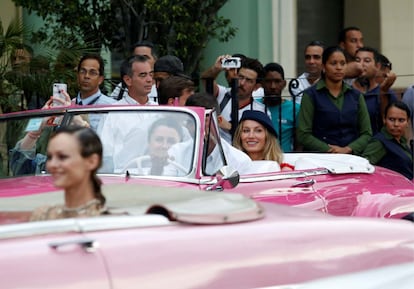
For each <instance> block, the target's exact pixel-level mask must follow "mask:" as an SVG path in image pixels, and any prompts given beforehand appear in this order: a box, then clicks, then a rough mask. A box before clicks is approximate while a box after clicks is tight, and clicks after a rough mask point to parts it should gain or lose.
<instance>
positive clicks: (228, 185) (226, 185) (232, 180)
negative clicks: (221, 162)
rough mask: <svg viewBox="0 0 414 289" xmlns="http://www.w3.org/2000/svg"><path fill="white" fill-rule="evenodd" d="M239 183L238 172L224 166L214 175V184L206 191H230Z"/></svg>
mask: <svg viewBox="0 0 414 289" xmlns="http://www.w3.org/2000/svg"><path fill="white" fill-rule="evenodd" d="M239 181H240V175H239V172H238V171H236V170H235V169H233V168H232V167H230V166H224V167H222V168H221V169H220V170H218V172H217V173H216V183H215V184H214V185H212V186H210V187H208V188H207V189H206V190H207V191H222V190H224V189H232V188H234V187H236V186H237V185H238V183H239Z"/></svg>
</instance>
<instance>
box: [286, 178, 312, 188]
mask: <svg viewBox="0 0 414 289" xmlns="http://www.w3.org/2000/svg"><path fill="white" fill-rule="evenodd" d="M314 184H315V180H314V179H310V180H305V181H302V182H299V183H296V184H293V185H292V188H296V187H310V186H313V185H314Z"/></svg>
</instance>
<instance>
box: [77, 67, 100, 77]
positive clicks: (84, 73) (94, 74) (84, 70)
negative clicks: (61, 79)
mask: <svg viewBox="0 0 414 289" xmlns="http://www.w3.org/2000/svg"><path fill="white" fill-rule="evenodd" d="M78 73H79V74H80V75H87V74H89V76H92V77H96V76H98V75H99V71H97V70H95V69H91V70H86V69H85V68H81V69H79V71H78Z"/></svg>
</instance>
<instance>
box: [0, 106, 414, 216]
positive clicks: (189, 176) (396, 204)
mask: <svg viewBox="0 0 414 289" xmlns="http://www.w3.org/2000/svg"><path fill="white" fill-rule="evenodd" d="M206 115H207V116H209V117H206ZM210 116H211V117H210ZM85 121H86V122H88V123H89V125H90V126H91V127H92V128H94V129H95V130H96V131H97V132H98V134H99V135H100V137H101V140H102V142H103V145H104V165H103V167H102V168H101V170H100V176H101V178H102V179H103V181H104V183H106V184H111V183H130V184H135V183H137V184H138V183H139V184H147V185H153V184H156V185H159V186H165V187H180V188H196V189H198V190H201V191H210V192H211V191H224V192H227V193H240V194H243V195H245V196H247V197H250V198H252V199H254V200H258V201H261V202H270V203H277V204H284V205H289V206H293V207H298V208H307V209H311V210H315V211H321V212H324V213H329V214H331V215H336V216H366V217H385V218H408V219H409V218H412V217H413V216H412V214H413V212H414V184H413V182H412V180H408V179H406V178H405V177H404V176H402V175H400V174H398V173H396V172H394V171H390V170H388V169H384V168H381V167H374V166H372V165H370V164H369V162H368V161H367V160H365V159H363V158H361V157H357V156H353V155H341V154H309V153H290V154H285V156H284V161H285V162H288V163H290V164H292V165H294V166H295V170H294V171H288V172H286V171H280V168H279V166H278V164H277V163H276V162H272V161H253V162H251V164H250V165H249V167H248V168H247V169H246V167H245V168H243V171H240V172H237V171H235V170H232V169H231V167H232V166H233V165H234V164H232V163H227V161H226V159H225V155H224V153H223V146H222V141H221V140H220V136H219V133H218V126H217V119H216V117H215V114H214V112H212V111H206V110H204V109H203V108H191V107H169V106H164V107H162V106H152V107H151V106H110V107H96V106H93V107H69V108H57V109H53V110H38V111H31V112H21V113H15V114H9V115H1V116H0V126H2V130H1V134H2V135H1V136H0V140H2V142H3V143H1V144H0V148H1V149H2V150H1V151H0V154H1V159H2V160H3V161H2V164H1V165H2V166H1V167H0V168H2V171H1V172H0V173H1V174H2V175H3V176H4V178H3V179H0V197H2V196H10V195H13V196H15V195H25V194H33V193H40V192H47V191H53V190H55V188H54V187H53V186H52V185H51V184H50V182H49V180H48V175H47V172H46V171H45V168H44V163H45V149H46V145H47V141H48V137H49V136H50V134H51V133H53V130H54V129H55V128H56V127H57V126H63V125H69V124H73V123H85ZM163 123H164V124H165V123H168V125H169V126H171V127H172V128H175V129H176V130H177V134H178V135H179V136H180V137H179V138H178V139H172V140H171V141H170V142H169V143H168V144H167V145H165V146H159V145H156V144H153V143H150V142H151V140H152V139H156V138H157V137H159V136H158V135H157V133H158V130H157V126H158V125H159V124H163ZM36 130H41V131H42V135H41V137H40V139H39V140H38V142H37V145H36V146H35V147H33V148H32V149H26V150H22V149H21V141H22V138H23V137H24V135H25V134H26V133H28V132H30V131H36ZM161 137H163V136H161ZM160 156H165V158H164V160H165V159H167V162H166V163H164V164H163V166H162V167H161V170H160V169H158V170H154V169H153V168H152V164H153V163H155V160H156V159H157V157H160ZM158 167H159V166H158ZM223 168H224V169H223ZM223 180H230V181H231V182H233V186H230V187H229V186H227V187H226V186H223V185H222V182H223Z"/></svg>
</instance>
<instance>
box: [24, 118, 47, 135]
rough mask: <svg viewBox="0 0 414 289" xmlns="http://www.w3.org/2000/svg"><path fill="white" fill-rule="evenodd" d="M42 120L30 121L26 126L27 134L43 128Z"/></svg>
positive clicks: (34, 119) (33, 119)
mask: <svg viewBox="0 0 414 289" xmlns="http://www.w3.org/2000/svg"><path fill="white" fill-rule="evenodd" d="M42 120H43V118H32V119H30V120H29V122H28V123H27V125H26V129H25V132H29V131H38V130H40V127H41V126H42Z"/></svg>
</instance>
